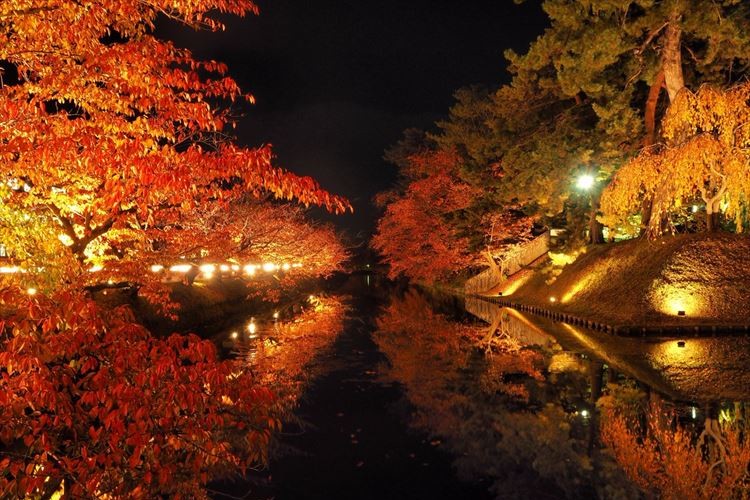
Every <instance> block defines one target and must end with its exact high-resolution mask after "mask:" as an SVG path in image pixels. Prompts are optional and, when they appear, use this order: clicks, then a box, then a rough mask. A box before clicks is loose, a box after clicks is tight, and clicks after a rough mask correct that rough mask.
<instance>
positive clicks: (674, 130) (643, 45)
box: [373, 0, 750, 282]
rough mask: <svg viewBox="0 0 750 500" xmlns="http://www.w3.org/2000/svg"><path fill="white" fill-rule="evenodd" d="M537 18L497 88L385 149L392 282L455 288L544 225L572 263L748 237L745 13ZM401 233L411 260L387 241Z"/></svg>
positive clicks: (382, 229)
mask: <svg viewBox="0 0 750 500" xmlns="http://www.w3.org/2000/svg"><path fill="white" fill-rule="evenodd" d="M543 8H544V10H545V12H546V13H547V15H548V16H549V22H550V25H549V27H548V28H547V29H546V30H545V31H544V33H543V34H541V35H540V36H539V38H538V39H537V40H536V41H534V42H533V43H532V44H531V46H530V47H529V48H528V50H527V51H526V52H525V53H524V54H517V53H514V52H512V51H508V52H506V57H507V59H508V71H509V73H510V82H509V83H507V84H504V85H501V86H499V87H496V88H490V89H487V88H479V87H467V88H464V89H461V90H459V91H457V92H456V94H455V96H456V103H455V104H454V105H453V107H452V108H451V109H450V111H449V113H448V117H447V118H446V119H444V120H442V121H440V122H438V123H437V124H436V129H435V130H433V131H429V132H426V133H417V132H415V131H408V132H407V133H406V134H405V136H404V139H403V141H402V142H400V143H399V144H398V145H396V146H395V147H394V148H393V149H391V150H390V151H389V152H388V154H387V155H386V158H387V159H389V160H391V161H393V162H394V163H395V164H396V165H397V166H398V167H399V169H400V172H401V173H402V181H403V182H402V184H401V185H400V186H399V188H397V189H396V190H394V191H392V192H389V193H387V194H384V195H383V196H381V197H380V201H385V202H386V203H385V206H386V208H385V214H384V216H383V217H382V218H381V220H380V223H379V226H378V234H377V235H376V236H375V238H374V240H373V242H374V247H375V248H376V249H378V250H379V251H380V252H381V254H382V255H383V257H384V259H385V260H386V261H387V262H388V263H389V264H391V269H392V272H393V273H394V274H400V275H404V276H407V277H409V278H412V279H415V280H419V281H427V282H436V281H442V282H446V281H451V280H456V279H461V278H465V277H466V276H467V275H469V274H470V273H472V272H476V271H479V270H481V269H482V268H483V267H486V266H489V267H492V265H493V263H492V262H490V259H491V260H492V261H494V262H499V261H502V260H503V258H504V256H505V255H506V254H507V252H508V251H509V250H510V249H512V248H513V245H515V244H518V243H521V242H523V241H525V239H527V238H528V236H529V234H535V233H538V232H541V231H542V230H543V229H544V228H550V229H555V230H556V233H557V234H559V235H560V237H559V242H558V244H559V245H560V248H559V249H558V251H563V252H566V253H568V254H577V253H578V252H580V251H581V250H582V249H583V247H585V246H586V245H588V244H599V243H603V242H604V241H605V240H612V241H614V240H622V239H633V238H637V237H639V236H644V237H651V238H658V237H662V236H665V235H670V234H683V233H693V232H702V231H706V232H714V231H725V232H735V233H742V232H744V231H745V230H746V229H747V225H748V219H747V213H748V211H747V206H746V203H747V199H748V196H749V195H750V186H748V184H747V179H748V178H750V176H748V165H750V157H749V156H748V153H747V141H748V139H747V137H748V136H747V134H748V130H749V129H750V127H748V121H749V120H748V119H749V118H750V115H749V114H748V112H749V111H750V106H748V99H747V94H748V92H750V85H748V84H747V83H745V81H746V80H745V79H746V77H747V76H748V75H747V70H746V68H747V67H748V63H749V62H750V60H749V59H748V54H750V50H748V49H750V40H749V39H748V38H747V36H746V35H745V33H747V27H748V26H750V11H749V10H748V8H747V6H746V5H742V4H740V3H737V2H730V1H727V2H708V1H702V0H695V1H690V2H677V1H675V2H660V3H658V4H652V3H649V4H648V6H645V4H643V2H638V1H629V2H620V3H617V4H612V3H611V2H604V1H602V2H598V1H595V2H566V1H562V0H546V1H545V2H543ZM425 158H442V159H445V158H450V159H451V160H450V162H445V161H442V162H429V161H427V162H425V161H424V159H425ZM415 164H419V165H420V166H421V167H423V168H421V169H418V168H416V167H415ZM446 183H447V184H446ZM605 226H606V227H605ZM415 227H416V230H415V229H414V228H415ZM420 228H421V229H420ZM407 230H410V231H413V232H412V234H414V235H415V236H414V237H413V242H412V244H411V245H410V246H409V247H408V248H409V249H410V251H409V252H401V251H399V248H400V247H399V246H398V245H391V244H389V243H388V241H391V240H393V236H392V235H394V234H399V233H400V232H405V231H407ZM605 235H606V236H605ZM678 241H679V240H678ZM712 241H714V242H715V244H717V245H721V243H722V242H723V241H725V240H721V239H717V240H712ZM407 243H408V242H407ZM649 244H650V243H648V242H645V241H644V242H642V243H638V244H636V245H644V246H647V245H649ZM419 262H421V265H420V264H419ZM634 270H635V268H634Z"/></svg>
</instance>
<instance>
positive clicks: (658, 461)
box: [601, 406, 750, 500]
mask: <svg viewBox="0 0 750 500" xmlns="http://www.w3.org/2000/svg"><path fill="white" fill-rule="evenodd" d="M647 418H648V422H649V424H648V427H647V429H641V428H640V426H639V425H637V424H634V423H633V422H632V421H631V420H629V419H628V418H626V417H624V416H623V415H620V414H618V413H617V412H614V411H612V410H611V411H610V412H609V413H608V414H607V415H605V418H604V419H603V421H602V426H601V437H602V442H603V443H604V445H605V446H607V447H608V448H609V450H610V451H611V453H612V454H613V455H614V457H615V459H616V460H617V463H618V464H619V465H620V467H622V468H623V470H624V471H625V473H626V474H627V475H628V477H629V478H630V479H631V480H632V481H633V482H634V483H635V484H636V485H638V486H639V487H640V488H641V489H642V490H643V491H644V492H646V493H647V494H649V495H653V496H655V497H658V498H664V499H675V500H676V499H679V498H705V499H713V498H726V499H730V498H746V497H747V494H748V491H749V490H750V476H748V467H750V439H748V435H747V429H746V426H745V425H743V424H744V422H741V421H735V422H733V423H730V422H725V423H723V424H721V425H720V424H718V422H716V421H715V420H712V419H706V423H705V425H706V431H709V432H704V433H702V435H701V436H699V437H698V438H697V439H696V433H695V432H693V431H691V430H690V429H688V428H686V427H683V426H682V425H681V424H680V423H678V422H673V423H672V422H669V421H666V422H665V421H664V415H663V414H662V413H661V412H660V411H659V410H658V408H657V407H654V406H652V408H651V409H650V411H649V412H648V417H647Z"/></svg>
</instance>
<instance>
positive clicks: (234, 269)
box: [232, 264, 240, 271]
mask: <svg viewBox="0 0 750 500" xmlns="http://www.w3.org/2000/svg"><path fill="white" fill-rule="evenodd" d="M239 270H240V266H239V264H232V271H239Z"/></svg>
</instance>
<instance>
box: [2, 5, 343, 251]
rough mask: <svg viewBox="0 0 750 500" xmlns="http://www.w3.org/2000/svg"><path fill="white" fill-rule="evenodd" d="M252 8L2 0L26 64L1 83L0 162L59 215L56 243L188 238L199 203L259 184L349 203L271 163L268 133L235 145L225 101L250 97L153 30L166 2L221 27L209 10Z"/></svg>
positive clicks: (54, 220) (31, 205)
mask: <svg viewBox="0 0 750 500" xmlns="http://www.w3.org/2000/svg"><path fill="white" fill-rule="evenodd" d="M255 10H256V7H255V5H254V4H253V3H252V2H250V1H247V0H231V1H219V0H216V1H212V0H206V1H200V2H188V3H185V2H169V1H165V2H158V1H153V2H141V1H134V0H132V1H125V2H120V1H106V0H100V1H95V2H87V3H86V4H85V5H83V4H81V3H77V2H52V3H50V2H33V1H32V2H21V3H18V2H4V3H3V5H2V6H0V32H2V33H3V34H4V41H3V44H2V47H0V60H3V61H5V62H6V63H7V64H6V66H7V67H8V68H9V69H8V73H13V74H14V75H15V78H14V77H13V76H14V75H6V76H5V77H4V79H3V82H4V83H3V85H2V86H0V102H1V103H2V106H0V173H1V174H2V177H3V180H4V181H7V182H8V183H9V185H10V186H11V187H12V188H13V189H11V191H10V192H9V193H8V194H7V195H6V196H4V197H3V202H4V203H5V204H6V205H8V207H10V208H11V209H21V208H22V209H23V210H24V211H25V212H27V213H28V214H29V215H30V216H31V217H35V218H45V219H48V220H49V224H50V225H51V226H53V227H57V229H58V233H59V234H61V238H62V239H63V240H64V244H61V245H60V247H59V249H58V251H59V252H62V253H70V254H72V255H74V256H75V257H76V258H77V259H78V260H80V261H82V262H83V261H87V262H89V263H90V264H98V263H100V261H102V260H106V259H107V258H111V257H116V258H117V259H120V260H122V259H123V258H125V257H131V255H130V254H131V253H133V252H137V251H144V250H145V249H148V248H149V247H155V246H156V247H158V246H159V245H160V242H161V240H174V239H177V238H183V239H185V238H186V237H187V236H188V234H189V233H186V232H183V231H182V228H183V226H182V225H183V224H184V223H185V221H186V220H189V219H190V217H191V215H192V210H193V209H194V208H195V207H205V206H206V205H212V204H214V205H219V206H221V207H225V208H226V207H227V206H228V205H229V204H230V203H231V202H232V201H234V200H237V199H238V198H239V197H242V196H245V195H246V193H248V192H252V193H255V194H259V193H261V192H270V193H272V194H273V195H275V196H276V197H279V198H283V199H290V200H291V199H294V200H297V201H299V202H301V203H303V204H319V205H323V206H325V207H326V208H328V209H329V210H331V211H334V212H341V211H344V210H347V209H348V208H349V205H348V203H347V202H346V201H345V200H343V199H341V198H339V197H336V196H333V195H330V194H328V193H327V192H325V191H323V190H322V189H320V187H319V186H318V185H317V184H316V183H315V182H314V181H313V180H312V179H310V178H306V177H297V176H295V175H293V174H291V173H288V172H285V171H282V170H280V169H277V168H274V167H273V166H272V163H271V160H272V155H271V151H270V149H269V148H268V147H267V146H264V147H261V148H256V149H245V148H240V147H237V146H235V145H233V144H232V143H231V142H230V141H229V139H228V137H227V136H226V135H225V134H226V130H227V129H228V127H230V126H233V125H234V123H233V121H232V119H231V117H230V115H229V112H228V111H224V110H221V109H219V108H218V107H217V106H215V105H214V104H215V103H229V102H231V101H234V100H236V99H240V98H248V99H251V97H250V96H245V95H243V94H242V93H241V91H240V89H239V88H238V87H237V85H236V84H235V82H234V81H233V80H232V79H230V78H228V77H227V76H226V75H225V74H226V68H225V67H224V65H222V64H220V63H216V62H214V61H208V62H201V61H197V60H195V59H194V58H193V57H192V56H191V54H190V53H189V52H188V51H186V50H184V49H179V48H177V47H175V46H174V45H173V44H171V43H169V42H165V41H162V40H159V39H157V38H156V37H155V36H154V35H153V24H154V22H155V20H156V18H157V16H159V15H164V16H167V17H169V18H170V19H173V20H176V21H178V22H182V23H185V24H187V25H189V26H192V27H196V28H209V29H222V28H223V26H222V25H221V24H220V23H219V22H218V21H217V20H216V19H214V18H213V17H211V16H210V15H209V12H211V11H223V12H230V13H235V14H243V13H245V12H247V11H251V12H254V11H255ZM61 27H65V29H64V30H62V31H61ZM190 236H191V237H192V239H193V241H194V244H195V246H196V247H198V246H201V243H202V242H201V241H200V240H198V239H197V235H195V234H193V235H190Z"/></svg>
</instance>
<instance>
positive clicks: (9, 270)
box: [0, 266, 21, 274]
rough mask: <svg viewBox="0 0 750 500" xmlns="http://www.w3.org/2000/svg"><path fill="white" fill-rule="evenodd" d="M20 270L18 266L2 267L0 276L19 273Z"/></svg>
mask: <svg viewBox="0 0 750 500" xmlns="http://www.w3.org/2000/svg"><path fill="white" fill-rule="evenodd" d="M20 270H21V268H20V267H18V266H2V267H0V273H2V274H15V273H17V272H18V271H20Z"/></svg>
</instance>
